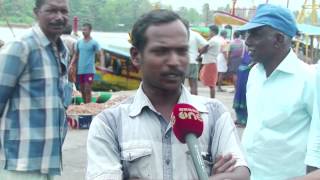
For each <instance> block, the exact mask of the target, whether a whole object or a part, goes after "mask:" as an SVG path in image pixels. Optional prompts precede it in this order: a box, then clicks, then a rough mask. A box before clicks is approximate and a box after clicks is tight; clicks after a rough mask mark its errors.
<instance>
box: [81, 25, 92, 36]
mask: <svg viewBox="0 0 320 180" xmlns="http://www.w3.org/2000/svg"><path fill="white" fill-rule="evenodd" d="M90 33H91V29H90V28H89V27H88V26H83V27H82V34H83V36H84V37H88V36H90Z"/></svg>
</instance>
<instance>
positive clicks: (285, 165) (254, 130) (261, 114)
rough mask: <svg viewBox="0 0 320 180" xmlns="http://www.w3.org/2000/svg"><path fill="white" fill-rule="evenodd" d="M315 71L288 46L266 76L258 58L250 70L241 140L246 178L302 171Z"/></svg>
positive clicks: (267, 179)
mask: <svg viewBox="0 0 320 180" xmlns="http://www.w3.org/2000/svg"><path fill="white" fill-rule="evenodd" d="M314 77H315V74H314V70H312V68H310V66H309V65H307V64H305V63H304V62H302V61H301V60H299V59H298V58H297V57H296V55H295V54H294V53H293V51H292V50H291V51H290V52H289V54H288V55H287V57H286V58H285V59H284V60H283V61H282V62H281V63H280V64H279V65H278V67H277V68H276V69H275V70H274V71H273V72H272V74H271V75H270V76H269V77H266V72H265V69H264V67H263V66H262V64H257V65H255V66H254V67H253V68H252V70H251V71H250V74H249V79H248V83H247V108H248V122H247V127H246V129H245V131H244V134H243V138H242V143H243V146H244V149H245V152H246V155H247V159H248V165H249V168H250V169H251V180H283V179H288V178H290V177H295V176H300V175H304V174H305V172H306V165H305V164H304V160H305V158H306V150H307V149H306V147H307V140H308V133H309V127H310V123H311V120H312V113H313V102H314V84H315V83H314ZM313 120H314V121H319V119H318V118H315V119H313ZM319 160H320V159H318V160H317V161H318V162H320V161H319Z"/></svg>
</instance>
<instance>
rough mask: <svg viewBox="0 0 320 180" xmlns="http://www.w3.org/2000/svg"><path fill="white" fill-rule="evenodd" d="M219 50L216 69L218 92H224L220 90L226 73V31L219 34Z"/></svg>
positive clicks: (227, 44)
mask: <svg viewBox="0 0 320 180" xmlns="http://www.w3.org/2000/svg"><path fill="white" fill-rule="evenodd" d="M220 41H221V48H220V53H219V54H218V57H217V69H218V83H217V84H218V91H219V92H224V91H225V90H224V89H222V88H221V86H222V84H223V79H224V77H225V74H226V72H227V71H228V66H227V59H228V46H229V42H228V40H227V31H226V30H222V31H221V33H220Z"/></svg>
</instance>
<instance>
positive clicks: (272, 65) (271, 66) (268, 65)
mask: <svg viewBox="0 0 320 180" xmlns="http://www.w3.org/2000/svg"><path fill="white" fill-rule="evenodd" d="M289 52H290V50H289V51H288V52H287V53H282V54H279V55H278V56H275V57H274V58H273V60H272V61H266V62H265V63H262V64H263V67H264V69H265V71H266V76H267V77H269V76H270V75H271V74H272V72H273V71H274V70H275V69H276V68H277V67H278V66H279V64H280V63H281V62H282V61H283V60H284V59H285V58H286V57H287V56H288V54H289Z"/></svg>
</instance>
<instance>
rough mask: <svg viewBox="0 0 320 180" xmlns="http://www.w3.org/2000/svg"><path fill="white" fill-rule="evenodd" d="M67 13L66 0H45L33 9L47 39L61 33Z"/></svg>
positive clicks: (65, 22) (66, 19) (65, 23)
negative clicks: (37, 7)
mask: <svg viewBox="0 0 320 180" xmlns="http://www.w3.org/2000/svg"><path fill="white" fill-rule="evenodd" d="M68 13H69V11H68V3H67V0H46V1H45V3H44V4H43V5H42V6H41V7H40V8H39V9H36V10H35V14H36V16H37V19H38V22H39V25H40V27H41V29H42V31H43V32H44V34H45V35H46V36H47V37H48V38H49V39H51V38H56V37H57V36H59V35H61V34H62V32H63V30H64V28H65V26H66V25H67V23H68Z"/></svg>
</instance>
